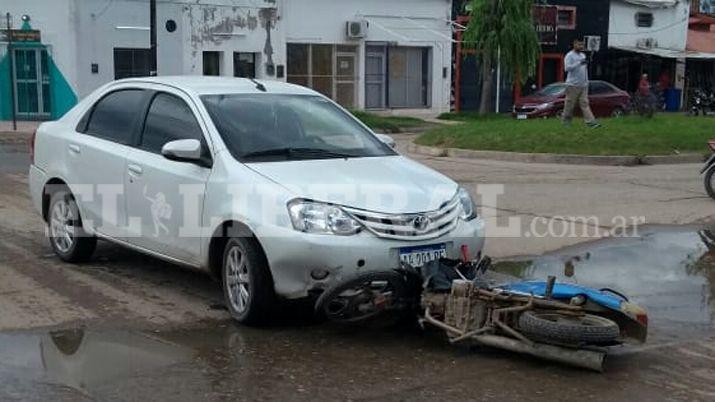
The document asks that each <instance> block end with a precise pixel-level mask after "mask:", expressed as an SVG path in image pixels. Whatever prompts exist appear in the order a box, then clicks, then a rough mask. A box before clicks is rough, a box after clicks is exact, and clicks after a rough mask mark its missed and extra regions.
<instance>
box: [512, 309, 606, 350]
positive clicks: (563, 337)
mask: <svg viewBox="0 0 715 402" xmlns="http://www.w3.org/2000/svg"><path fill="white" fill-rule="evenodd" d="M519 329H520V330H521V332H523V333H524V334H525V335H526V336H527V337H528V338H531V339H533V340H536V341H542V342H546V343H560V344H561V343H563V344H595V345H597V344H609V343H613V342H615V341H616V340H617V339H618V336H619V335H620V330H619V328H618V324H616V323H615V322H613V321H611V320H609V319H608V318H604V317H600V316H597V315H592V314H584V315H582V316H568V315H564V314H559V313H554V312H546V311H527V312H525V313H523V314H522V315H520V316H519Z"/></svg>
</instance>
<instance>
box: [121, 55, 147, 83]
mask: <svg viewBox="0 0 715 402" xmlns="http://www.w3.org/2000/svg"><path fill="white" fill-rule="evenodd" d="M150 58H151V53H150V52H149V49H130V48H118V47H115V48H114V79H115V80H119V79H122V78H131V77H147V76H149V72H150V66H149V64H150V62H149V60H150Z"/></svg>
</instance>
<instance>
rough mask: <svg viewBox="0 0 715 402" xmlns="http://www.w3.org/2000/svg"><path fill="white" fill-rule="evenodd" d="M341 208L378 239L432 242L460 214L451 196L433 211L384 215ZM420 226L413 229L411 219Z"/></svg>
mask: <svg viewBox="0 0 715 402" xmlns="http://www.w3.org/2000/svg"><path fill="white" fill-rule="evenodd" d="M343 209H344V210H345V211H346V212H347V213H349V214H350V215H352V217H353V218H355V219H356V220H357V221H358V222H360V223H361V224H362V225H363V226H364V227H365V228H367V230H369V231H370V232H372V233H374V234H375V235H376V236H378V237H383V238H387V239H398V240H423V239H432V238H435V237H439V236H442V235H444V234H445V233H448V232H449V231H451V230H452V229H454V227H455V226H457V222H458V221H459V214H460V213H461V211H462V208H461V205H460V203H459V198H457V197H455V198H454V199H452V200H451V201H449V202H446V203H444V204H443V205H442V206H441V207H440V208H439V209H437V210H435V211H429V212H422V213H410V214H384V213H379V212H372V211H365V210H361V209H354V208H347V207H343ZM425 218H426V219H427V222H426V223H423V226H424V227H419V228H417V227H416V226H420V225H416V222H415V219H419V220H424V219H425Z"/></svg>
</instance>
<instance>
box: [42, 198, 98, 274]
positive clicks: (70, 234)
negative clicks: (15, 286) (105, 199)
mask: <svg viewBox="0 0 715 402" xmlns="http://www.w3.org/2000/svg"><path fill="white" fill-rule="evenodd" d="M47 237H48V240H49V241H50V246H51V247H52V250H53V251H54V252H55V254H57V256H58V257H60V259H62V260H63V261H66V262H84V261H88V260H89V259H90V258H91V257H92V254H93V253H94V250H95V248H96V247H97V238H96V237H94V236H92V235H90V234H88V233H87V232H85V231H84V229H83V228H82V217H81V216H80V213H79V208H78V207H77V201H75V198H74V196H73V195H72V193H71V192H70V191H69V190H57V191H55V192H54V193H52V195H51V196H50V205H49V209H48V210H47Z"/></svg>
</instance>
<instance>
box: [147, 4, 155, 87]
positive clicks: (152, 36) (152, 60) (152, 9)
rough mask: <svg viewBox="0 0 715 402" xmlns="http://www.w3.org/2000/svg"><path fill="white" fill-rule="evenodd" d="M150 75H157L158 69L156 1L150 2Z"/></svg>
mask: <svg viewBox="0 0 715 402" xmlns="http://www.w3.org/2000/svg"><path fill="white" fill-rule="evenodd" d="M149 53H150V55H149V64H150V65H149V75H152V76H153V75H157V69H156V0H149Z"/></svg>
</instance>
